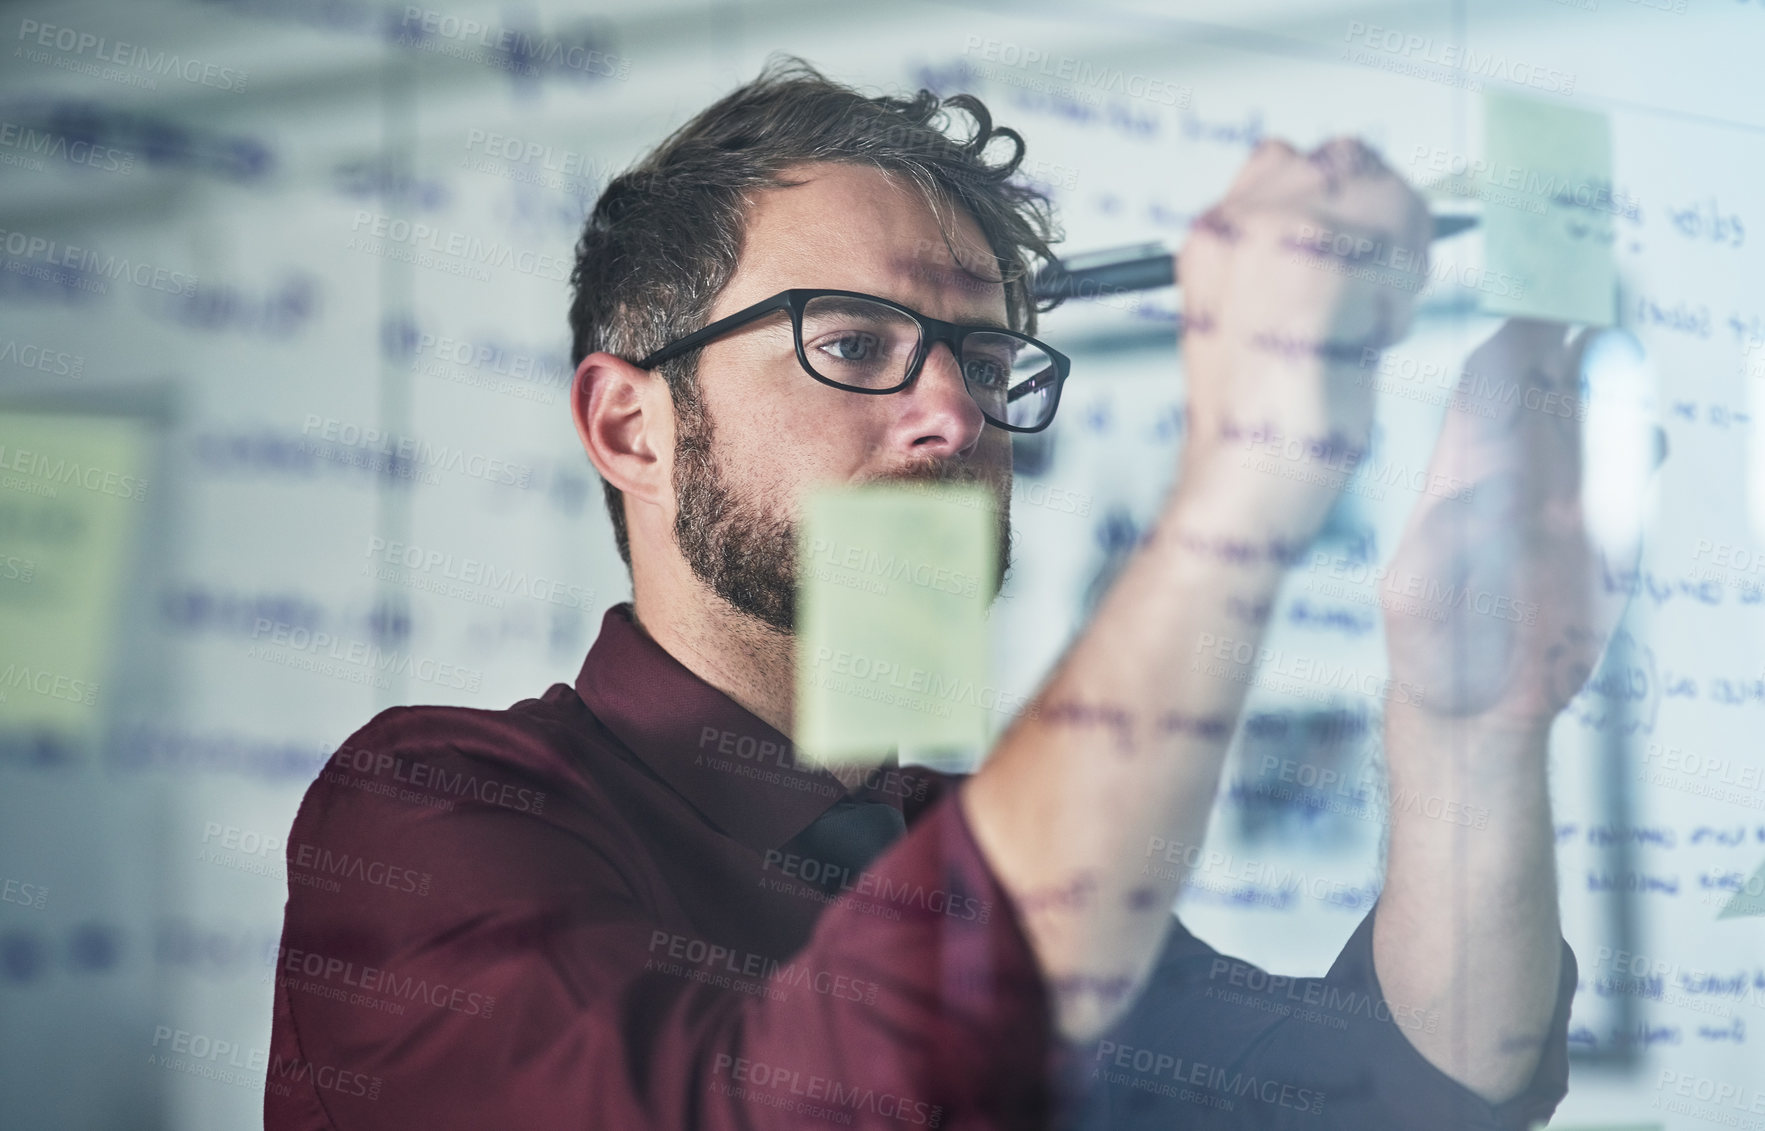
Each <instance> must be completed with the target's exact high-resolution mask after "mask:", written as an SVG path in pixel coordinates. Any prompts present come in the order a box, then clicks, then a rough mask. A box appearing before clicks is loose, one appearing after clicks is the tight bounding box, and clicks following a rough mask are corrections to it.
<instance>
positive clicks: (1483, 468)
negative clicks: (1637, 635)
mask: <svg viewBox="0 0 1765 1131" xmlns="http://www.w3.org/2000/svg"><path fill="white" fill-rule="evenodd" d="M1597 333H1599V332H1598V331H1583V332H1582V334H1581V335H1580V336H1579V337H1576V338H1574V339H1573V340H1571V339H1570V338H1569V336H1568V332H1567V328H1566V327H1564V326H1563V325H1561V324H1560V323H1555V322H1533V321H1522V320H1513V321H1509V322H1507V323H1506V324H1504V325H1503V326H1502V328H1501V329H1500V331H1498V332H1497V333H1496V334H1495V336H1494V337H1492V338H1490V339H1489V341H1487V342H1485V343H1484V344H1483V345H1482V346H1481V347H1479V348H1478V349H1477V350H1476V352H1474V353H1472V354H1471V356H1470V358H1469V359H1468V360H1467V361H1466V363H1465V374H1466V377H1465V378H1464V380H1463V381H1462V383H1461V387H1460V392H1459V394H1458V396H1457V398H1456V399H1455V402H1454V406H1453V408H1452V410H1451V412H1449V413H1448V415H1447V420H1446V425H1445V427H1444V428H1443V429H1442V431H1441V435H1440V439H1439V441H1438V444H1437V446H1436V447H1435V451H1434V458H1433V462H1432V464H1431V465H1430V467H1429V472H1430V475H1431V476H1432V475H1434V474H1439V475H1442V476H1451V477H1453V478H1455V479H1456V480H1457V481H1459V482H1463V483H1466V484H1469V485H1470V487H1469V490H1467V491H1465V492H1462V493H1461V494H1460V495H1459V496H1458V497H1456V498H1450V499H1446V498H1434V497H1428V498H1426V499H1425V500H1424V501H1423V502H1422V503H1421V504H1420V505H1419V506H1418V507H1417V508H1416V510H1415V512H1414V514H1412V515H1411V516H1410V521H1409V526H1408V528H1407V530H1406V531H1405V533H1404V537H1403V540H1402V542H1401V543H1400V544H1399V546H1398V550H1397V554H1396V556H1395V557H1394V559H1393V560H1392V565H1391V570H1390V572H1389V573H1388V575H1387V578H1386V582H1385V584H1386V587H1387V588H1388V590H1390V597H1391V600H1389V601H1388V602H1387V604H1388V607H1390V608H1392V609H1393V612H1392V613H1391V614H1390V615H1389V616H1388V618H1387V622H1386V639H1387V643H1388V645H1389V648H1390V652H1391V667H1392V674H1393V675H1394V676H1395V677H1398V678H1402V679H1406V680H1409V681H1410V682H1411V683H1414V684H1417V685H1419V686H1421V687H1423V688H1425V689H1426V693H1425V695H1424V696H1423V698H1422V701H1421V702H1420V703H1419V704H1410V705H1408V709H1410V710H1413V711H1418V712H1424V713H1426V714H1427V715H1428V716H1431V717H1432V719H1433V720H1436V721H1445V720H1454V721H1456V722H1458V723H1460V724H1467V725H1480V726H1486V727H1490V728H1496V729H1500V730H1503V731H1534V732H1542V731H1543V730H1546V729H1548V728H1549V727H1550V724H1551V721H1552V720H1553V719H1555V718H1556V716H1557V714H1558V712H1560V711H1562V709H1563V708H1564V707H1565V706H1567V705H1568V702H1569V700H1570V699H1571V698H1572V697H1573V696H1574V695H1575V693H1576V692H1578V691H1580V690H1581V687H1582V685H1583V684H1585V683H1586V682H1587V679H1588V677H1589V676H1590V675H1591V674H1592V673H1593V669H1594V665H1595V664H1597V663H1598V662H1599V657H1600V655H1601V653H1602V652H1604V650H1605V646H1606V642H1607V640H1608V639H1610V637H1611V634H1612V630H1613V628H1614V627H1615V626H1616V625H1617V622H1618V617H1619V614H1620V613H1621V612H1622V611H1623V607H1624V601H1625V599H1626V596H1625V594H1623V593H1610V592H1607V591H1606V587H1605V586H1604V585H1602V584H1601V571H1602V568H1603V567H1605V566H1611V567H1615V568H1618V569H1623V568H1627V567H1628V566H1629V565H1630V564H1631V563H1633V562H1634V561H1635V560H1636V556H1637V550H1638V546H1639V535H1640V521H1638V520H1637V514H1636V513H1633V514H1631V515H1629V516H1624V517H1627V518H1628V519H1629V521H1620V522H1617V523H1608V524H1607V525H1608V526H1613V527H1616V529H1612V530H1609V531H1607V532H1606V533H1607V536H1608V538H1609V539H1611V541H1610V542H1608V543H1606V544H1596V542H1595V538H1594V535H1593V532H1591V531H1590V530H1589V523H1588V516H1587V505H1588V503H1589V502H1590V501H1591V500H1590V498H1589V497H1584V489H1585V490H1586V491H1587V492H1589V493H1591V492H1592V491H1595V490H1599V489H1601V488H1602V487H1605V486H1608V485H1610V484H1612V483H1614V482H1622V481H1624V480H1626V479H1628V480H1630V481H1633V482H1634V481H1639V480H1640V478H1642V477H1641V476H1638V475H1637V474H1636V472H1637V469H1635V468H1625V467H1597V466H1596V467H1595V468H1594V469H1593V472H1594V474H1593V476H1592V477H1591V479H1592V481H1591V482H1589V483H1586V484H1584V483H1583V481H1582V479H1583V465H1584V463H1585V462H1586V461H1585V459H1584V454H1583V451H1584V444H1583V436H1582V434H1583V430H1584V423H1583V420H1584V418H1585V417H1586V416H1587V413H1588V407H1589V406H1588V405H1587V403H1585V402H1584V401H1583V399H1582V395H1581V373H1582V367H1583V361H1584V357H1585V356H1586V354H1587V350H1588V347H1589V344H1590V343H1591V342H1592V341H1593V340H1594V338H1595V335H1596V334H1597ZM1601 393H1602V396H1604V397H1605V398H1606V399H1607V400H1608V401H1618V402H1620V403H1616V404H1614V405H1612V408H1613V410H1614V411H1612V412H1609V413H1606V414H1602V416H1603V420H1604V421H1605V422H1606V423H1607V431H1608V434H1609V433H1610V432H1612V431H1614V430H1616V431H1618V432H1623V431H1630V432H1632V433H1634V440H1635V442H1633V443H1630V444H1624V443H1622V442H1620V443H1617V444H1612V445H1610V446H1609V447H1608V448H1607V449H1606V450H1609V451H1610V453H1611V456H1612V457H1613V458H1615V459H1617V460H1625V459H1631V460H1638V461H1646V462H1647V464H1648V466H1647V467H1646V468H1644V469H1642V472H1643V476H1646V474H1647V473H1648V472H1650V471H1653V470H1654V467H1655V466H1657V465H1658V464H1659V462H1660V458H1661V455H1662V454H1663V453H1662V452H1661V450H1660V449H1661V445H1660V443H1659V441H1657V440H1656V439H1655V436H1656V435H1657V434H1658V433H1659V429H1658V428H1655V427H1654V426H1653V425H1652V424H1646V423H1645V422H1642V421H1640V419H1639V415H1638V413H1637V411H1636V410H1637V408H1638V407H1639V406H1636V405H1634V404H1625V403H1622V398H1624V397H1625V396H1626V390H1620V389H1607V390H1602V391H1601ZM1596 423H1599V421H1598V420H1596ZM1639 425H1641V428H1640V429H1639ZM1448 481H1451V480H1448ZM1602 481H1603V482H1602ZM1623 503H1624V504H1627V505H1630V506H1633V507H1635V508H1638V511H1640V508H1641V506H1642V501H1641V500H1640V499H1625V500H1623ZM1602 557H1603V559H1604V560H1603V562H1602ZM1415 579H1420V582H1419V584H1417V583H1416V581H1415ZM1406 589H1407V590H1409V591H1415V590H1419V591H1420V593H1421V597H1420V598H1416V597H1414V596H1413V595H1412V596H1410V597H1408V598H1405V597H1403V596H1402V595H1401V591H1404V590H1406ZM1435 618H1438V619H1435Z"/></svg>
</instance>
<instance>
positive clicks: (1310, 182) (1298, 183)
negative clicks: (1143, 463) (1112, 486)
mask: <svg viewBox="0 0 1765 1131" xmlns="http://www.w3.org/2000/svg"><path fill="white" fill-rule="evenodd" d="M1431 234H1432V228H1431V221H1430V219H1429V215H1428V210H1427V207H1426V205H1425V203H1424V202H1423V200H1422V198H1421V197H1420V196H1418V195H1417V194H1416V193H1415V191H1414V190H1412V189H1411V188H1410V187H1409V186H1408V185H1407V184H1405V183H1404V182H1403V181H1402V180H1401V179H1400V178H1398V177H1397V175H1396V174H1394V173H1393V172H1391V170H1390V169H1388V168H1386V167H1385V164H1384V163H1383V162H1382V161H1380V160H1379V158H1378V156H1377V155H1376V154H1374V153H1373V152H1372V151H1371V150H1369V149H1367V148H1366V147H1365V146H1364V145H1362V144H1361V143H1359V142H1357V141H1354V140H1351V139H1346V138H1339V139H1336V140H1333V141H1330V142H1328V143H1326V144H1324V145H1322V146H1319V147H1318V148H1317V149H1315V150H1313V151H1312V152H1311V153H1310V154H1303V155H1302V154H1300V153H1297V152H1295V151H1294V149H1293V148H1292V147H1291V146H1289V145H1287V144H1286V143H1285V142H1280V141H1265V142H1263V144H1262V145H1261V146H1259V147H1258V148H1257V149H1256V151H1255V152H1254V153H1253V154H1252V155H1251V156H1250V159H1249V160H1248V161H1247V162H1246V163H1245V165H1244V168H1243V169H1242V170H1241V171H1240V172H1239V174H1238V177H1237V179H1236V180H1235V181H1233V183H1232V187H1231V189H1230V190H1229V191H1228V192H1227V193H1226V196H1225V199H1223V200H1222V201H1221V202H1220V203H1219V204H1218V205H1216V206H1215V207H1214V208H1212V209H1210V210H1209V211H1208V212H1207V213H1206V214H1205V215H1204V216H1203V217H1202V218H1201V219H1200V220H1199V221H1197V223H1196V225H1195V227H1194V229H1193V231H1192V232H1191V234H1190V237H1189V240H1188V242H1187V243H1186V244H1185V245H1184V247H1183V250H1182V253H1181V263H1180V270H1181V276H1182V279H1183V306H1184V333H1183V355H1184V370H1185V373H1186V375H1187V383H1188V413H1189V430H1188V440H1187V443H1186V445H1185V448H1184V455H1183V463H1184V466H1183V474H1182V477H1181V484H1180V486H1179V490H1212V489H1213V488H1214V486H1215V485H1216V484H1217V483H1219V482H1220V481H1221V480H1222V479H1226V480H1228V481H1234V482H1237V483H1239V484H1240V485H1248V489H1249V496H1250V497H1251V498H1254V499H1255V500H1256V505H1257V511H1258V514H1259V517H1260V518H1262V519H1263V520H1265V521H1266V522H1268V523H1269V524H1271V526H1272V528H1273V529H1272V532H1273V533H1276V534H1277V535H1279V536H1282V537H1288V538H1296V539H1301V540H1305V539H1309V537H1310V536H1311V535H1312V534H1313V533H1315V532H1316V528H1317V526H1318V525H1319V524H1320V523H1321V522H1322V521H1323V519H1324V516H1325V515H1326V514H1327V513H1328V511H1329V509H1330V504H1331V503H1332V502H1333V501H1334V499H1335V497H1336V495H1337V493H1338V492H1339V491H1340V490H1341V487H1342V485H1343V484H1344V483H1345V482H1346V481H1347V480H1348V478H1349V476H1350V475H1352V474H1353V471H1354V468H1355V466H1356V464H1357V463H1358V462H1359V459H1360V457H1361V455H1362V453H1364V452H1365V450H1366V447H1367V439H1368V431H1369V428H1370V426H1371V422H1372V391H1371V388H1370V387H1369V384H1368V383H1367V382H1366V381H1365V380H1364V376H1365V372H1366V370H1365V368H1364V358H1365V351H1366V350H1367V349H1383V348H1385V347H1386V346H1388V345H1390V344H1391V343H1393V342H1394V341H1396V340H1398V339H1399V338H1401V337H1402V336H1403V335H1404V333H1405V332H1406V331H1407V330H1408V328H1409V324H1410V317H1411V310H1412V307H1413V305H1414V301H1415V296H1416V292H1417V291H1418V290H1419V289H1420V288H1421V284H1422V283H1423V281H1424V280H1425V279H1426V270H1427V248H1428V241H1429V238H1430V236H1431ZM1247 471H1248V472H1251V474H1247ZM1234 493H1235V494H1236V493H1238V491H1236V490H1235V491H1234Z"/></svg>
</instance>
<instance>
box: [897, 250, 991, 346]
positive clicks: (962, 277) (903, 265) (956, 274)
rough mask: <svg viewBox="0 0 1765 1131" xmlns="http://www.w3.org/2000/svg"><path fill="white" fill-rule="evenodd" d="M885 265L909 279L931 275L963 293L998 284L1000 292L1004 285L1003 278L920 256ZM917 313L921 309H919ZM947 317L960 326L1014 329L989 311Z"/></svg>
mask: <svg viewBox="0 0 1765 1131" xmlns="http://www.w3.org/2000/svg"><path fill="white" fill-rule="evenodd" d="M889 266H890V268H891V269H892V270H893V271H894V273H895V274H897V275H902V276H905V277H907V278H909V279H924V278H931V279H933V280H934V281H935V282H937V283H939V284H941V285H944V286H949V287H952V288H953V289H955V290H959V291H963V292H966V293H974V292H977V291H980V290H982V289H985V288H989V287H998V288H1000V293H1003V288H1004V286H1005V284H1004V282H1003V280H994V279H983V278H980V277H979V276H976V275H971V274H969V273H968V272H967V271H965V270H963V269H962V268H961V267H960V266H956V265H954V264H949V263H936V262H928V261H926V260H924V259H895V260H893V261H892V262H891V263H890V264H889ZM895 301H896V302H901V301H902V300H900V299H896V300H895ZM902 305H903V306H913V304H912V303H908V302H902ZM914 309H915V310H918V309H919V308H918V307H914ZM921 313H923V311H922V312H921ZM950 321H953V322H956V323H957V324H958V325H962V326H985V327H987V328H988V329H992V330H1006V331H1010V332H1015V331H1014V330H1013V328H1012V327H1011V326H1010V325H1008V324H1007V323H1006V322H1004V321H1002V320H1000V319H998V318H996V317H994V316H992V315H990V314H981V315H976V316H974V317H972V318H954V319H950Z"/></svg>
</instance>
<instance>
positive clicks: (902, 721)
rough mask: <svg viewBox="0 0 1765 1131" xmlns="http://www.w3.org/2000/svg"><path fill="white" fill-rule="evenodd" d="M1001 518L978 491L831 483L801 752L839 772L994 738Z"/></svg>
mask: <svg viewBox="0 0 1765 1131" xmlns="http://www.w3.org/2000/svg"><path fill="white" fill-rule="evenodd" d="M997 521H998V520H997V510H996V507H995V503H994V500H993V496H992V495H991V493H989V492H988V491H987V490H986V489H985V488H983V487H978V486H972V485H937V486H927V485H920V484H910V485H909V484H872V485H866V486H863V487H840V488H823V489H819V490H816V491H813V492H811V493H809V494H808V495H807V496H806V497H805V499H804V502H803V521H802V523H801V524H800V533H799V537H798V546H797V578H798V581H797V585H798V589H797V688H796V701H797V707H796V734H795V735H793V736H792V737H793V740H794V742H795V743H796V746H797V748H798V749H799V750H800V751H801V752H802V753H803V754H804V755H805V756H806V757H807V758H808V759H810V760H812V761H817V762H821V763H823V764H826V765H838V764H848V763H853V762H866V761H873V760H875V759H877V758H879V757H881V756H883V755H886V754H887V753H888V752H889V751H891V750H893V749H896V748H898V747H900V746H915V747H962V746H971V745H979V744H981V743H983V742H984V741H985V739H986V734H987V726H986V723H987V718H986V708H985V706H984V703H985V700H986V696H985V694H984V693H983V692H984V686H983V685H984V683H985V680H986V678H987V670H988V664H987V628H986V615H987V607H988V605H989V604H990V603H991V601H992V599H993V595H994V585H995V579H996V578H997V570H998V566H997V562H998V552H999V549H998V525H997Z"/></svg>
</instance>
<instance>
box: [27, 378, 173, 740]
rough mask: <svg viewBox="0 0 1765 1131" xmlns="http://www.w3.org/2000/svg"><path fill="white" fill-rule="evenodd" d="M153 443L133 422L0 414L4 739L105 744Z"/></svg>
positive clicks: (134, 421)
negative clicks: (46, 737)
mask: <svg viewBox="0 0 1765 1131" xmlns="http://www.w3.org/2000/svg"><path fill="white" fill-rule="evenodd" d="M150 442H151V437H150V435H149V434H148V431H147V428H146V426H145V425H144V424H142V423H140V422H139V421H136V420H133V419H130V418H126V417H108V416H81V415H75V414H62V413H50V412H11V411H8V412H4V413H0V526H3V527H4V529H5V535H4V537H3V538H0V729H3V730H10V731H41V730H49V731H54V732H55V733H57V734H60V735H62V736H64V737H67V738H69V739H71V740H73V741H75V742H83V743H87V744H90V743H93V742H95V741H96V738H97V736H98V734H99V731H100V724H101V720H102V719H103V717H104V712H105V710H106V709H108V708H109V706H110V701H109V699H108V697H107V694H106V693H107V691H108V689H109V683H110V677H111V675H112V674H113V672H112V670H111V665H112V662H113V658H114V656H115V652H116V647H115V639H114V638H115V634H116V631H117V614H118V611H119V610H120V608H121V604H122V600H123V595H124V593H123V585H124V583H125V581H126V580H127V579H128V576H129V569H130V567H131V564H132V562H131V558H132V555H133V548H134V542H135V536H136V532H137V529H138V528H139V526H140V523H141V519H142V517H143V514H144V512H145V509H146V499H147V491H148V481H147V461H148V458H149V455H150V446H151V443H150Z"/></svg>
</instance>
